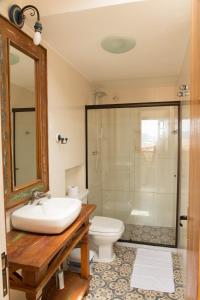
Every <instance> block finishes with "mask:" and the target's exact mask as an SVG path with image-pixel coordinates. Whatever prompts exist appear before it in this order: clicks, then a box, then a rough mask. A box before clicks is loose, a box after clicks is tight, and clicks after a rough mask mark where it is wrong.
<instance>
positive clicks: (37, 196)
mask: <svg viewBox="0 0 200 300" xmlns="http://www.w3.org/2000/svg"><path fill="white" fill-rule="evenodd" d="M44 197H46V198H48V199H50V198H51V195H50V194H47V193H45V192H40V191H37V190H36V191H33V192H32V197H31V200H30V202H29V203H30V204H33V203H34V201H35V200H39V199H41V198H44Z"/></svg>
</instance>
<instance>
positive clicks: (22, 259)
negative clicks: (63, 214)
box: [7, 204, 96, 271]
mask: <svg viewBox="0 0 200 300" xmlns="http://www.w3.org/2000/svg"><path fill="white" fill-rule="evenodd" d="M95 208H96V206H95V205H93V204H83V205H82V210H81V213H80V215H79V217H78V218H77V219H76V221H75V222H74V223H73V224H72V225H71V226H70V227H68V228H67V229H66V230H65V231H63V232H62V233H61V234H57V235H44V234H36V233H29V232H23V231H19V230H12V231H10V232H9V233H8V234H7V253H8V263H9V264H11V265H12V268H13V267H16V268H18V269H19V267H20V268H23V269H26V268H27V269H28V270H31V269H32V270H35V271H36V270H40V269H42V268H43V267H44V266H46V265H48V263H49V262H50V261H51V260H52V258H53V257H54V256H55V255H56V254H57V253H58V252H59V251H60V249H62V247H63V246H65V244H67V242H68V241H69V240H70V239H71V238H72V237H73V235H74V234H75V232H76V231H77V230H78V229H79V228H80V227H81V225H82V224H84V223H85V222H87V221H88V220H89V217H90V214H91V213H92V212H93V211H94V210H95Z"/></svg>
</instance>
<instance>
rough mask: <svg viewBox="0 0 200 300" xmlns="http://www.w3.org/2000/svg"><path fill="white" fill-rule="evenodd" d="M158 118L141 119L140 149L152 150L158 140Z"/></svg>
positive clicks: (154, 148)
mask: <svg viewBox="0 0 200 300" xmlns="http://www.w3.org/2000/svg"><path fill="white" fill-rule="evenodd" d="M158 130H159V122H158V120H141V148H142V151H148V152H154V151H155V150H156V144H157V141H158Z"/></svg>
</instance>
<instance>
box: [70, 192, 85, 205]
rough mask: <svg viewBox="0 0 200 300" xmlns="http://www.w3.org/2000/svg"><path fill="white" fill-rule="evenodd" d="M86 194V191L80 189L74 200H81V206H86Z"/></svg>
mask: <svg viewBox="0 0 200 300" xmlns="http://www.w3.org/2000/svg"><path fill="white" fill-rule="evenodd" d="M88 193H89V190H88V189H82V190H80V192H79V193H78V195H77V196H76V197H75V198H77V199H79V200H81V202H82V203H83V204H87V203H88ZM68 197H69V196H68ZM70 198H72V197H70Z"/></svg>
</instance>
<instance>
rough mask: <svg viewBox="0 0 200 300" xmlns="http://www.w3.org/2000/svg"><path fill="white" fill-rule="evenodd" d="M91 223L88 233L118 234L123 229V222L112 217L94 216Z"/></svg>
mask: <svg viewBox="0 0 200 300" xmlns="http://www.w3.org/2000/svg"><path fill="white" fill-rule="evenodd" d="M91 223H92V224H91V226H90V230H89V232H90V234H105V235H106V234H118V233H119V232H121V231H123V230H124V224H123V222H122V221H120V220H117V219H113V218H108V217H100V216H95V217H94V218H93V219H92V220H91Z"/></svg>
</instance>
